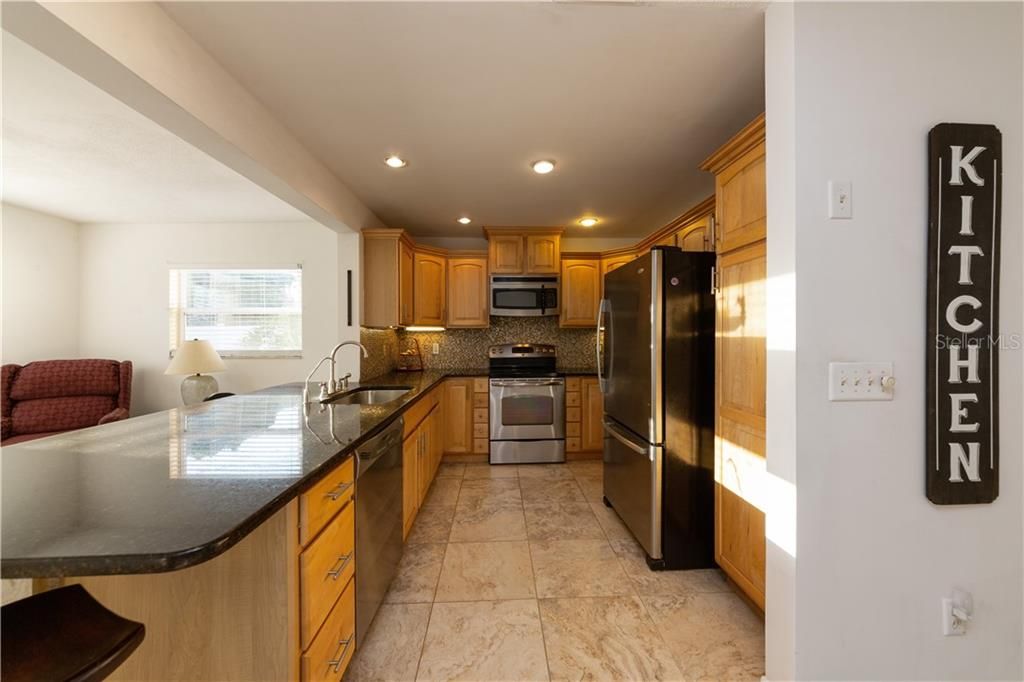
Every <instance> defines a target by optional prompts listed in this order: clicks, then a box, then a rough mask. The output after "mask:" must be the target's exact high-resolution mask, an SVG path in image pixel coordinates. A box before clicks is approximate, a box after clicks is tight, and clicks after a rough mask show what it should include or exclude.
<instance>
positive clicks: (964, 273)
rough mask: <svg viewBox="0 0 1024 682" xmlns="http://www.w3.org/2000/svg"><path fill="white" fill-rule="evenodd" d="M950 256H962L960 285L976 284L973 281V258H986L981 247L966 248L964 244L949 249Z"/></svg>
mask: <svg viewBox="0 0 1024 682" xmlns="http://www.w3.org/2000/svg"><path fill="white" fill-rule="evenodd" d="M947 253H948V254H949V255H950V256H960V284H974V282H972V281H971V256H984V255H985V254H984V253H982V251H981V247H980V246H964V245H962V244H959V245H956V246H951V247H949V251H947Z"/></svg>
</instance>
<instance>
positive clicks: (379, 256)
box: [362, 230, 415, 327]
mask: <svg viewBox="0 0 1024 682" xmlns="http://www.w3.org/2000/svg"><path fill="white" fill-rule="evenodd" d="M362 239H363V264H362V265H363V305H362V317H363V322H362V323H363V325H364V326H366V327H398V326H403V325H408V324H412V321H413V314H414V312H413V307H414V306H413V298H414V296H413V286H414V282H413V280H414V278H415V275H414V263H413V244H412V242H410V241H409V238H408V237H407V236H406V235H405V233H404V232H403V231H402V230H363V233H362Z"/></svg>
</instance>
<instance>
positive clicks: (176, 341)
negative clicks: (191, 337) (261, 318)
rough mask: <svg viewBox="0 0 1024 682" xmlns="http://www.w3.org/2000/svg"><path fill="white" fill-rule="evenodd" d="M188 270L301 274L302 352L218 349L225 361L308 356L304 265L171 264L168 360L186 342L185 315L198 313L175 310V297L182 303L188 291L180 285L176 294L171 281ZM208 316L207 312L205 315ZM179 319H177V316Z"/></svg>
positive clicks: (300, 319) (187, 309)
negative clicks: (292, 271) (268, 271)
mask: <svg viewBox="0 0 1024 682" xmlns="http://www.w3.org/2000/svg"><path fill="white" fill-rule="evenodd" d="M184 270H200V271H202V270H207V271H208V270H247V271H259V270H298V271H299V273H300V275H299V276H300V281H301V287H302V288H301V291H300V294H299V333H300V338H301V342H300V344H299V345H300V346H302V347H300V348H298V349H294V350H293V349H288V350H221V349H220V348H217V349H216V350H217V354H218V355H220V356H221V358H223V359H225V360H286V359H302V357H303V354H304V352H305V343H306V334H305V325H304V318H305V315H306V288H305V282H304V280H305V273H304V271H303V270H304V268H303V264H302V263H284V264H282V263H278V264H259V265H254V264H251V263H246V264H233V263H169V264H168V266H167V289H168V292H167V293H168V310H167V314H168V325H169V329H168V341H169V345H170V348H169V349H168V352H167V357H168V358H173V357H174V353H175V352H176V351H177V350H178V346H179V345H180V344H181V342H182V341H183V340H185V337H184V333H185V315H186V314H187V313H188V312H189V311H190V310H192V311H194V309H191V308H185V307H184V306H178V307H175V306H174V303H173V302H174V300H175V297H177V298H178V299H179V302H180V299H181V296H182V295H183V294H184V290H183V289H182V288H181V286H182V285H181V284H180V283H179V290H178V292H177V294H175V293H174V292H173V282H172V280H171V278H172V277H173V273H174V272H175V271H179V272H180V271H184ZM266 310H268V311H271V310H273V309H270V308H267V309H266ZM204 312H205V311H204ZM217 312H218V313H231V312H243V313H244V312H251V311H247V310H244V309H240V310H238V311H233V310H227V309H225V310H218V311H217ZM175 315H176V319H175V317H172V316H175Z"/></svg>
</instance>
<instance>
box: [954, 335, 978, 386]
mask: <svg viewBox="0 0 1024 682" xmlns="http://www.w3.org/2000/svg"><path fill="white" fill-rule="evenodd" d="M965 367H966V368H967V383H969V384H980V383H981V379H980V378H978V347H977V346H975V345H969V346H967V359H966V360H962V359H960V345H959V344H953V345H951V346H950V347H949V383H951V384H959V383H962V380H961V379H960V370H961V369H963V368H965Z"/></svg>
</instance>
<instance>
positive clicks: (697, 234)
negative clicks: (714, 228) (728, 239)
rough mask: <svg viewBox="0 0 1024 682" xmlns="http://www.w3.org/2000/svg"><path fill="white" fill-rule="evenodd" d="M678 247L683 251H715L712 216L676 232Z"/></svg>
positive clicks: (700, 219)
mask: <svg viewBox="0 0 1024 682" xmlns="http://www.w3.org/2000/svg"><path fill="white" fill-rule="evenodd" d="M676 245H677V246H678V247H679V248H681V249H682V250H683V251H714V250H715V249H714V245H713V244H712V243H711V216H703V217H701V218H699V219H698V220H695V221H694V222H692V223H689V224H687V225H684V226H683V227H682V229H680V230H679V231H678V232H676Z"/></svg>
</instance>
